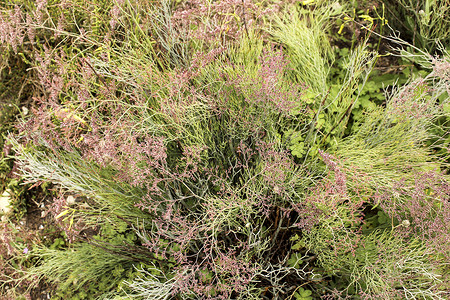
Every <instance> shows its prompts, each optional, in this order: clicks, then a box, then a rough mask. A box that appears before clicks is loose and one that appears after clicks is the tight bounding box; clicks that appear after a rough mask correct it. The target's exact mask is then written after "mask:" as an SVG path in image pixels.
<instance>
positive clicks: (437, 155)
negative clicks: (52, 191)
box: [0, 0, 450, 300]
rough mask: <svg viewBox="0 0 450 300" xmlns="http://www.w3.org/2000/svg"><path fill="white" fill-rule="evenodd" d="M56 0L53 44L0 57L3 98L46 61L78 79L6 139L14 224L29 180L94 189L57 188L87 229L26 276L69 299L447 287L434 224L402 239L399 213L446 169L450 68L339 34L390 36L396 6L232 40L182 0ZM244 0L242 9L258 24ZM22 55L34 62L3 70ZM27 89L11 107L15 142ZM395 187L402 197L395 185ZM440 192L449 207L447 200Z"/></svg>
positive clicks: (311, 8) (316, 16) (51, 18)
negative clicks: (397, 59) (71, 199)
mask: <svg viewBox="0 0 450 300" xmlns="http://www.w3.org/2000/svg"><path fill="white" fill-rule="evenodd" d="M430 3H431V2H430ZM57 4H58V3H56V2H51V3H50V4H49V5H48V6H47V7H45V13H46V16H47V18H46V19H45V21H44V22H43V23H40V24H38V25H33V26H35V29H37V30H38V31H39V32H38V39H37V41H36V43H30V45H31V48H27V47H25V46H24V47H25V48H23V49H21V50H23V51H22V52H20V53H21V54H17V55H16V56H13V57H15V58H9V57H8V58H4V59H3V61H2V65H1V66H2V69H1V71H2V72H3V73H2V74H1V75H2V76H3V77H2V78H7V80H3V83H0V91H2V93H3V91H6V92H5V93H6V94H7V95H9V94H11V92H12V91H13V86H14V83H16V82H18V81H19V79H20V78H22V77H21V75H24V74H26V73H23V72H25V71H24V70H25V69H26V67H29V66H33V68H34V69H35V70H36V72H41V73H40V75H41V76H43V75H42V74H47V75H48V76H50V77H52V78H55V80H56V79H57V80H61V86H57V84H55V85H52V86H51V87H48V86H46V84H45V80H43V82H42V84H41V85H39V84H36V86H37V87H39V89H37V90H38V92H37V94H38V95H39V97H38V98H39V99H41V100H42V101H43V102H44V105H43V106H42V107H40V108H41V110H39V111H37V110H36V112H35V113H36V115H33V116H32V117H29V118H27V119H26V120H25V121H24V122H23V123H21V124H22V125H23V124H27V125H30V124H31V125H33V126H29V128H26V129H25V130H24V131H23V132H22V135H16V136H11V137H10V139H9V142H10V143H11V144H12V146H13V149H14V151H15V152H16V153H17V156H16V158H15V159H16V162H17V163H19V165H20V166H21V171H22V174H21V177H22V178H21V180H16V181H14V180H11V179H10V178H9V177H8V176H9V175H5V176H3V175H2V176H3V177H2V182H1V184H2V186H1V188H2V189H4V188H8V191H10V195H11V197H12V199H13V201H12V206H13V207H14V209H15V214H16V216H17V218H21V217H23V216H24V215H25V213H26V207H27V206H26V205H27V202H26V201H25V199H26V197H27V196H26V195H25V194H26V189H25V187H24V186H23V185H20V183H21V182H23V181H27V182H41V181H46V182H52V183H54V184H56V185H57V186H58V187H59V188H60V189H61V191H62V193H64V191H70V192H71V193H76V194H79V195H81V196H83V197H84V200H83V201H81V202H77V203H72V204H70V205H69V204H67V203H66V204H60V202H57V201H59V200H64V197H59V200H58V199H55V204H60V205H62V206H61V207H59V211H58V212H57V213H55V214H56V216H54V217H55V221H56V222H59V224H60V226H62V227H64V228H63V229H65V230H66V233H69V234H73V235H74V237H70V238H69V235H68V234H67V235H64V234H62V235H56V236H54V238H53V239H52V240H51V241H49V242H48V244H47V247H45V246H43V245H36V246H35V247H34V249H33V251H32V252H31V254H30V256H31V257H32V259H33V262H34V261H36V264H35V265H34V266H32V267H31V268H29V269H28V270H27V271H26V272H25V273H24V276H23V278H22V279H23V280H26V279H30V280H31V279H33V278H36V277H37V279H38V280H46V281H48V282H50V283H52V284H55V285H57V286H58V289H57V291H56V292H55V295H54V298H55V299H62V298H69V299H93V298H104V299H107V298H109V299H127V298H128V297H143V298H146V299H161V300H163V299H164V300H166V299H169V298H170V297H177V299H194V298H196V297H197V298H198V297H206V296H211V297H224V298H229V299H231V298H233V299H234V298H236V299H260V298H261V295H262V294H263V295H265V297H270V296H272V298H274V299H275V298H277V297H281V296H280V295H286V293H287V291H289V293H290V295H291V297H290V298H291V299H303V300H309V299H314V298H318V297H321V296H326V295H325V293H326V292H325V291H332V290H334V289H336V291H337V292H338V293H341V294H342V296H344V297H345V296H347V297H350V298H351V297H357V295H360V294H361V293H366V294H368V295H370V296H375V295H376V296H380V297H384V298H385V299H395V298H396V297H398V295H399V294H398V293H399V291H401V292H402V293H404V294H407V295H409V296H411V297H415V298H424V299H427V298H433V297H434V298H435V299H440V297H441V293H440V291H436V289H434V288H435V286H437V285H438V284H446V280H447V278H444V277H445V276H447V274H446V272H447V271H446V269H445V268H446V266H437V264H436V262H441V261H442V256H444V255H445V254H443V253H442V252H441V253H440V252H439V251H438V249H436V245H435V244H433V243H431V242H429V241H424V240H421V239H419V237H424V236H426V234H425V233H417V232H413V231H410V232H407V234H403V235H402V232H401V230H403V229H405V228H406V227H407V226H409V225H410V221H409V219H405V220H402V219H399V218H398V216H397V215H395V214H394V212H393V211H395V209H396V208H398V207H408V205H409V202H408V201H409V200H411V198H412V197H410V194H407V193H406V192H405V193H403V194H402V193H401V192H403V191H404V190H408V189H409V190H408V191H409V192H410V191H411V190H413V187H417V188H418V189H420V188H421V187H420V186H419V183H417V182H416V181H417V176H416V174H417V172H418V171H429V170H432V169H437V170H439V171H440V170H441V169H444V168H446V167H447V162H446V160H447V159H448V153H447V152H446V149H445V148H446V147H448V142H449V141H450V137H448V133H447V131H448V130H447V129H448V113H449V110H448V107H449V104H448V102H449V99H448V94H446V93H447V91H448V82H447V81H448V80H447V77H445V76H446V75H445V74H447V73H445V74H444V75H442V74H441V75H440V77H439V76H437V75H436V74H434V73H430V72H429V71H427V70H420V71H419V70H418V68H417V67H414V66H412V67H411V68H405V69H403V71H402V73H401V74H398V73H395V72H394V73H382V72H381V71H377V70H375V68H376V63H377V61H378V60H380V59H381V58H382V57H381V56H380V54H379V53H378V52H377V51H375V50H374V48H376V49H379V44H378V45H377V46H376V47H375V46H373V45H371V44H369V34H368V35H367V37H366V38H364V39H363V40H362V41H360V42H359V43H358V44H357V39H358V37H357V36H356V32H355V33H354V35H353V37H352V40H349V41H348V42H349V43H352V46H349V44H346V45H347V46H348V47H349V48H346V47H341V48H339V49H338V48H337V47H335V46H331V44H332V43H330V35H334V36H336V35H337V36H339V34H340V33H330V31H332V30H333V28H334V27H333V26H336V24H335V25H333V24H334V22H336V19H341V20H340V22H341V23H339V24H337V26H341V29H342V30H340V31H343V29H344V28H346V29H350V27H351V26H347V25H353V26H355V24H356V23H355V22H363V27H365V28H366V29H367V28H368V29H370V30H373V29H375V28H376V22H380V24H381V26H384V25H386V20H385V16H384V13H383V14H382V15H378V12H374V13H375V14H376V15H377V16H374V15H372V14H370V13H369V12H365V11H357V10H356V8H355V10H354V11H353V13H351V10H352V7H351V5H350V4H351V3H347V4H346V5H343V6H341V5H339V4H338V3H337V2H336V3H332V2H331V1H303V2H302V3H297V4H295V5H294V6H288V8H290V9H285V10H282V11H284V14H283V15H275V14H274V17H273V18H264V20H265V21H267V24H265V25H264V26H265V27H264V28H262V29H263V30H259V29H255V28H247V26H246V24H245V23H243V24H245V28H246V30H245V34H244V35H243V36H242V37H241V39H239V40H238V42H236V43H233V44H229V45H228V44H227V43H225V39H224V41H221V42H220V43H219V42H218V44H220V46H226V47H220V48H218V44H214V43H212V42H211V41H201V40H198V39H197V38H191V37H190V35H189V34H188V32H189V30H192V29H193V28H189V30H188V29H186V30H187V32H184V31H183V30H182V29H183V28H182V27H177V26H180V25H179V24H178V25H175V21H174V20H172V12H171V9H172V8H173V7H171V5H170V4H171V2H169V1H162V2H161V3H159V4H153V3H152V4H149V3H147V2H145V1H123V2H122V1H120V2H116V1H107V2H102V3H100V4H99V5H97V4H96V2H95V1H94V2H89V1H84V0H73V1H69V5H68V7H67V8H66V9H63V7H61V6H60V5H57ZM183 4H184V3H177V5H179V7H182V5H183ZM352 4H353V5H356V3H355V1H353V3H352ZM116 5H118V6H116ZM193 5H194V4H193ZM255 5H256V4H255ZM264 5H269V4H267V3H264V4H262V3H258V4H257V5H256V6H258V7H259V6H261V7H262V6H264ZM177 7H178V6H177ZM205 7H207V6H205ZM261 7H259V8H261ZM10 8H11V7H10ZM23 9H24V10H33V9H35V7H34V4H33V3H31V2H23ZM114 9H115V11H114ZM242 11H243V12H242V16H237V14H236V12H234V13H233V16H234V18H235V20H238V21H241V20H244V21H243V22H245V17H247V16H246V15H245V9H243V10H242ZM431 11H432V10H431V8H430V7H428V11H426V12H424V13H420V14H421V15H423V14H426V16H428V17H427V18H429V19H430V18H431V15H429V13H431ZM191 12H193V11H191ZM2 13H3V11H2ZM227 13H228V14H230V13H229V12H227ZM114 14H118V15H116V16H114ZM344 14H345V15H346V17H344V18H343V16H344ZM6 15H7V14H6V13H5V16H6ZM349 15H352V17H351V18H350V17H348V16H349ZM118 16H120V17H118ZM63 17H64V18H66V21H67V22H66V24H64V25H61V26H63V28H62V29H61V28H58V23H57V20H58V19H60V18H63ZM199 17H202V22H205V24H207V23H208V22H209V23H210V24H213V23H214V22H213V21H216V19H213V18H214V16H209V15H205V16H199ZM210 18H211V19H210ZM430 20H431V19H430ZM172 21H173V22H174V23H172ZM425 21H426V20H425V19H422V21H421V22H422V23H423V24H425V23H426V22H425ZM111 24H114V26H113V25H111ZM427 24H428V23H427ZM28 25H29V24H28ZM191 25H192V24H191ZM192 26H193V25H192ZM238 26H241V28H242V26H244V25H242V24H239V25H238ZM81 28H83V30H81ZM212 28H214V27H212ZM358 28H360V24H358ZM424 28H425V27H424ZM260 29H261V28H260ZM199 30H200V28H198V27H196V28H195V29H194V31H195V32H196V33H198V31H199ZM218 30H219V29H218ZM220 30H222V29H220ZM220 30H219V31H220ZM358 30H359V29H358ZM382 31H383V29H380V31H379V32H380V33H382ZM336 32H337V30H336ZM424 32H425V31H423V30H422V31H421V32H420V34H421V35H422V36H426V37H427V38H426V39H423V41H422V42H421V43H422V44H423V45H427V46H426V47H431V46H430V44H429V42H428V41H427V39H428V35H427V33H424ZM191 33H192V32H191ZM267 33H269V34H270V40H268V39H267V37H266V35H265V34H267ZM205 34H206V33H205ZM104 36H107V38H106V39H105V38H104ZM334 38H336V37H334ZM429 40H431V38H430V39H429ZM271 41H272V42H273V41H275V42H276V43H277V44H276V45H272V44H271ZM342 41H345V38H342V40H341V42H342ZM380 41H381V39H379V40H378V43H380ZM222 42H223V44H222ZM22 46H23V45H22ZM278 46H281V47H278ZM2 47H3V46H2ZM424 47H425V46H424ZM8 49H9V48H8ZM31 49H32V50H33V51H31ZM46 49H50V51H49V50H46ZM8 51H10V50H8ZM7 53H8V55H13V54H12V52H7ZM49 53H51V54H49ZM402 55H403V56H406V54H405V52H403V54H402ZM40 56H42V57H41V58H44V57H45V58H46V59H48V61H47V62H48V65H46V66H42V62H41V61H39V59H38V58H39V57H40ZM47 56H48V57H47ZM5 57H6V56H5ZM18 57H20V59H18V60H17V62H15V59H17V58H18ZM411 57H412V56H409V58H411ZM415 59H417V60H416V61H415V62H421V63H422V66H421V67H422V68H427V66H428V68H429V67H432V66H433V64H434V63H435V61H433V60H432V59H430V58H428V57H425V56H421V57H418V56H417V55H416V56H415ZM5 62H7V63H5ZM13 62H14V63H13ZM285 62H287V63H286V65H287V67H286V66H285V65H284V64H285ZM402 63H403V62H402ZM5 64H11V65H14V64H16V66H18V67H20V68H18V69H20V71H17V73H5V70H7V69H8V67H3V65H5ZM61 66H64V68H61ZM435 73H436V72H435ZM5 74H7V75H5ZM433 74H434V75H433ZM417 75H419V76H422V77H423V78H424V79H420V78H419V76H417ZM4 76H6V77H4ZM8 76H10V77H8ZM415 76H416V77H417V78H415ZM50 77H49V78H50ZM438 77H439V78H438ZM52 82H53V81H52ZM299 83H305V84H306V86H307V88H305V87H304V86H302V85H296V84H299ZM395 83H396V84H397V86H398V88H396V87H395ZM55 86H56V87H55ZM385 87H388V89H389V91H391V95H385V94H384V93H383V92H384V91H383V89H384V88H385ZM23 88H25V85H24V86H23ZM55 90H56V91H55ZM83 92H86V93H84V94H83ZM6 94H5V95H6ZM386 94H388V93H386ZM27 95H28V96H29V95H30V93H27ZM1 96H3V94H2V95H1ZM53 96H54V97H53ZM17 98H18V100H17V101H16V102H14V101H15V100H14V101H12V102H11V103H10V104H11V105H7V106H2V107H0V109H1V113H2V114H1V116H0V117H1V118H2V119H1V120H5V124H7V125H5V126H4V127H2V128H0V134H1V133H3V135H2V137H3V136H4V133H5V132H6V131H9V130H10V129H11V128H12V126H11V124H12V123H11V122H12V120H14V118H15V115H16V114H17V113H18V111H19V109H18V108H19V107H21V106H20V105H21V104H22V102H21V101H22V100H20V99H22V98H21V95H18V97H17ZM19 98H20V99H19ZM46 99H47V100H46ZM48 99H50V100H48ZM52 99H53V100H52ZM45 101H48V103H45ZM436 104H439V105H436ZM35 105H37V104H35ZM46 105H47V106H46ZM283 105H284V106H283ZM290 105H292V106H290ZM21 109H22V108H21ZM32 121H33V122H34V123H33V122H32ZM25 122H30V123H25ZM2 126H3V125H2ZM25 127H26V126H25ZM30 128H31V130H30ZM23 141H26V142H23ZM0 142H1V143H0V146H2V144H3V140H2V141H0ZM145 143H147V144H145ZM144 144H145V147H144V146H143V145H144ZM93 149H95V151H94V150H93ZM319 151H320V152H319ZM319 153H320V155H319ZM155 157H158V158H155ZM0 168H1V171H2V172H3V174H7V173H8V172H10V171H11V169H12V160H11V159H10V158H6V157H5V156H4V155H3V156H2V162H1V165H0ZM441 179H442V182H444V181H445V180H447V179H448V176H442V178H441ZM398 182H404V183H405V184H407V185H406V187H402V188H403V189H404V190H402V191H400V192H397V194H396V193H394V192H392V193H391V194H389V193H388V192H391V191H392V190H394V189H395V187H396V184H397V183H398ZM427 188H428V189H427V190H426V193H427V194H426V196H425V197H424V198H426V200H427V201H428V200H429V203H431V204H432V205H433V208H435V210H433V211H432V212H431V213H430V215H432V216H433V217H434V216H435V215H437V214H439V213H441V212H442V211H443V207H444V204H445V203H444V202H442V201H441V200H442V199H433V193H434V192H435V190H434V189H433V188H431V187H427ZM418 193H419V192H418ZM380 195H382V196H383V197H382V196H380ZM386 195H387V196H386ZM59 196H63V195H59ZM390 196H392V197H390ZM439 197H443V196H442V195H440V196H439ZM55 198H56V197H55ZM380 198H381V199H382V201H381V200H380ZM61 203H62V202H61ZM429 203H428V202H427V203H425V204H429ZM407 213H408V212H405V214H406V215H407ZM438 217H442V216H441V215H439V216H438ZM411 220H412V218H411ZM302 224H306V225H302ZM405 224H406V225H405ZM419 234H422V236H420V235H419ZM426 237H428V238H433V237H431V236H426ZM72 238H73V239H72ZM289 238H290V241H289V240H288V239H289ZM20 242H21V243H23V241H20ZM24 245H25V244H20V246H21V247H22V246H24ZM280 245H281V246H280ZM289 245H290V247H289ZM286 246H287V247H286ZM284 248H285V249H284ZM281 261H282V263H280V262H281ZM35 284H36V282H35ZM435 284H436V285H435ZM441 286H442V285H441ZM443 286H445V285H443ZM266 294H267V295H266ZM174 295H176V296H174ZM328 296H329V295H328Z"/></svg>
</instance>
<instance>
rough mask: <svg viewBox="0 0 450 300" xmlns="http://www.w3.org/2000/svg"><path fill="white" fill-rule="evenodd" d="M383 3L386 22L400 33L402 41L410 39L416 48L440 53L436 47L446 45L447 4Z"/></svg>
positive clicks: (403, 0)
mask: <svg viewBox="0 0 450 300" xmlns="http://www.w3.org/2000/svg"><path fill="white" fill-rule="evenodd" d="M383 2H384V3H385V4H386V10H387V12H388V13H389V14H388V17H389V20H390V21H391V22H390V23H391V24H392V25H393V26H394V28H395V29H396V30H399V31H400V32H402V38H403V39H409V40H411V41H412V43H413V44H414V45H415V46H416V47H418V48H420V49H422V50H426V51H429V52H430V53H433V52H434V51H436V50H441V49H439V48H440V46H439V45H444V46H445V45H448V42H449V41H450V38H449V36H450V23H449V22H448V14H449V13H450V4H449V3H448V2H447V1H433V0H419V1H410V0H400V1H392V0H385V1H383Z"/></svg>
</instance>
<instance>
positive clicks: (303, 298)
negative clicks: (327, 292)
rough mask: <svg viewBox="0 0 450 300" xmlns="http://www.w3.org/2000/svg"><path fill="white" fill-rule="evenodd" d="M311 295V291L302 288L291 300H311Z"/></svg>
mask: <svg viewBox="0 0 450 300" xmlns="http://www.w3.org/2000/svg"><path fill="white" fill-rule="evenodd" d="M311 295H312V291H310V290H307V289H304V288H303V287H300V288H299V289H298V290H297V291H296V292H295V293H294V298H293V299H295V300H312V299H313V297H312V296H311ZM291 298H292V297H291Z"/></svg>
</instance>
